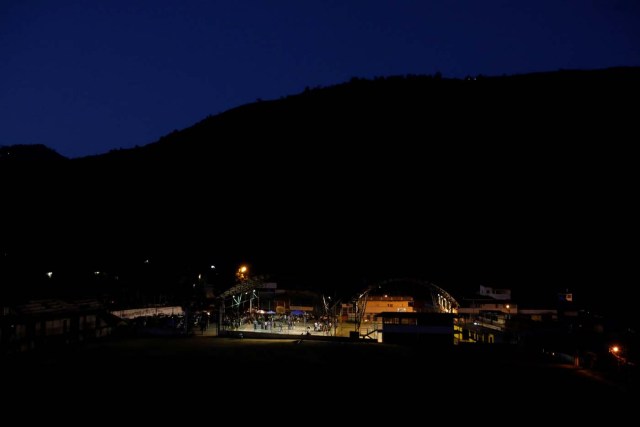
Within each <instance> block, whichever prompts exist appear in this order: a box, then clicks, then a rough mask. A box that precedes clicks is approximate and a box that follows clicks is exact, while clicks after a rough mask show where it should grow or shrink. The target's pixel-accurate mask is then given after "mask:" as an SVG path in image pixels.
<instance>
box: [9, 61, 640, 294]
mask: <svg viewBox="0 0 640 427" xmlns="http://www.w3.org/2000/svg"><path fill="white" fill-rule="evenodd" d="M639 81H640V69H639V68H613V69H606V70H592V71H556V72H549V73H536V74H526V75H519V76H501V77H483V76H476V77H470V78H467V79H447V78H443V77H442V76H440V75H436V76H399V77H381V78H375V79H371V80H369V79H359V78H353V79H351V80H350V81H349V82H347V83H344V84H339V85H335V86H331V87H321V88H312V89H306V90H305V91H304V92H302V93H300V94H297V95H291V96H286V97H283V98H281V99H278V100H271V101H259V102H255V103H251V104H247V105H243V106H239V107H238V108H234V109H231V110H229V111H227V112H224V113H222V114H219V115H216V116H210V117H207V118H206V119H204V120H202V121H201V122H199V123H196V124H195V125H193V126H191V127H189V128H187V129H183V130H180V131H174V132H172V133H170V134H168V135H166V136H165V137H163V138H161V139H160V140H158V141H157V142H154V143H151V144H148V145H144V146H140V147H136V148H134V149H120V150H113V151H111V152H109V153H106V154H103V155H96V156H90V157H85V158H79V159H71V160H68V161H48V162H42V161H38V162H36V161H18V160H16V156H6V155H2V156H0V174H1V175H2V176H1V178H2V183H3V194H2V200H3V203H2V213H1V220H2V227H3V232H2V236H3V238H2V242H1V244H2V248H1V249H2V250H3V251H4V255H3V260H2V263H3V272H2V275H3V277H2V292H3V295H5V297H9V296H15V295H31V293H32V291H33V290H34V289H36V288H37V289H39V290H40V291H42V287H41V286H45V287H46V286H48V285H47V283H46V282H45V283H44V284H41V285H37V283H39V280H41V279H42V274H41V273H42V272H43V271H46V270H47V269H48V268H53V267H50V265H57V266H60V265H63V266H65V267H64V268H65V269H66V270H68V271H69V276H68V279H67V280H65V281H64V284H62V283H61V284H60V286H61V287H64V286H66V287H70V288H73V290H74V292H75V291H77V288H81V289H86V288H83V287H86V286H87V283H92V285H91V287H90V288H91V289H93V288H94V287H100V286H101V285H100V283H98V282H97V281H96V280H95V277H93V278H92V280H91V281H89V280H88V279H86V277H85V276H83V274H89V273H91V272H92V271H102V270H108V269H111V270H114V271H115V270H119V269H120V270H128V271H131V274H122V278H121V279H119V280H125V279H126V278H127V277H128V279H126V280H128V283H129V284H128V286H131V287H132V288H136V287H137V286H142V285H143V284H144V283H147V285H144V286H158V287H159V289H162V290H163V291H166V292H172V290H175V288H174V287H179V286H183V285H184V284H185V283H187V282H188V281H189V278H188V276H189V274H190V273H189V272H190V271H196V270H198V269H201V266H202V265H206V264H208V263H210V262H211V260H214V262H217V261H215V260H222V263H226V264H227V265H233V264H234V263H236V262H242V261H248V262H253V263H255V264H256V266H257V267H259V268H262V269H263V270H262V271H263V272H265V273H272V274H275V275H276V276H277V275H278V274H281V275H283V276H293V277H296V278H298V280H299V281H300V282H301V284H302V282H305V283H309V282H313V284H318V285H319V286H326V287H328V288H330V289H336V288H338V289H342V288H341V287H343V286H344V287H345V288H344V289H346V288H351V287H352V288H354V289H355V288H358V287H360V286H364V285H365V284H367V283H368V282H370V281H371V280H376V279H378V278H382V277H388V276H419V277H422V278H425V279H428V280H432V281H435V282H437V283H439V284H441V285H442V286H443V287H445V288H447V289H451V288H456V287H460V288H463V287H465V288H473V289H475V288H477V285H478V284H480V283H483V284H489V285H493V286H506V287H511V288H513V289H518V288H519V287H520V288H521V289H522V292H523V294H524V293H525V290H527V289H528V290H529V291H526V292H531V291H530V290H531V289H536V290H537V289H556V288H559V287H565V286H566V287H571V288H574V289H577V288H579V289H581V290H582V294H583V295H588V296H589V297H590V298H591V300H592V301H594V302H597V299H596V298H595V297H597V296H598V295H599V294H600V290H599V287H600V286H603V285H604V284H605V283H611V284H612V285H613V284H615V285H616V286H617V285H618V284H620V283H621V282H622V281H624V280H625V279H626V277H627V276H626V275H627V273H628V271H627V270H626V267H625V266H627V265H628V263H629V262H630V257H631V255H630V254H629V252H628V251H626V250H623V249H622V247H621V246H618V244H617V243H618V241H619V239H623V240H624V239H629V240H630V239H631V238H632V237H631V224H633V223H632V221H631V218H633V217H635V216H636V215H635V213H636V210H635V207H634V206H635V203H633V197H632V194H633V193H634V191H633V190H634V185H633V184H632V183H633V182H634V181H635V180H634V175H635V172H634V171H635V166H634V165H633V159H634V157H633V156H632V155H631V152H632V151H630V150H631V149H632V148H633V142H634V141H635V139H636V138H635V134H636V133H637V130H636V122H637V107H636V105H635V102H636V100H637V99H638V97H637V94H638V93H637V92H638V91H639V89H638V87H640V86H639V85H638V83H639ZM87 144H90V141H87ZM114 145H115V146H117V141H115V142H114ZM9 148H12V147H4V148H3V151H2V152H3V153H5V152H6V150H7V149H9ZM25 156H26V155H24V156H22V158H25ZM27 157H28V156H27ZM40 157H41V156H40ZM53 157H55V156H53ZM627 243H630V242H629V241H628V242H627ZM145 257H151V258H160V259H162V268H161V269H160V270H158V271H157V272H156V273H155V274H157V277H153V279H150V278H149V276H145V279H144V280H143V279H141V278H140V277H138V276H136V274H138V273H137V272H136V270H135V269H136V268H138V267H137V265H138V264H136V263H137V262H139V260H141V259H144V258H145ZM132 260H133V261H132ZM104 265H107V267H106V268H105V267H104ZM131 265H135V266H136V267H131ZM80 271H83V272H84V273H79V272H80ZM87 272H89V273H87ZM185 272H187V273H185ZM114 274H115V273H114ZM185 277H186V278H185ZM108 283H113V282H108ZM71 284H72V285H71ZM105 286H106V287H107V288H108V287H109V286H111V285H109V286H107V285H105ZM118 286H122V285H118ZM45 289H46V288H45ZM48 290H49V291H50V288H49V289H48Z"/></svg>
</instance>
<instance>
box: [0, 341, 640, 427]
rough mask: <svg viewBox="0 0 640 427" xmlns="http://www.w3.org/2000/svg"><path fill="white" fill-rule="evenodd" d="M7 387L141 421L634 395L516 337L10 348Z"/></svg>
mask: <svg viewBox="0 0 640 427" xmlns="http://www.w3.org/2000/svg"><path fill="white" fill-rule="evenodd" d="M3 389H4V390H5V391H8V393H7V394H6V396H5V398H4V402H3V403H4V404H3V407H5V408H14V409H19V411H20V413H23V414H28V415H29V417H32V420H35V419H38V418H40V417H44V418H46V419H49V418H47V417H51V416H53V415H52V414H56V415H55V416H56V417H58V418H59V417H64V416H70V414H73V417H75V418H73V420H76V421H79V420H82V419H84V418H82V417H87V416H90V417H91V419H94V420H101V421H105V422H109V423H111V422H114V421H117V420H118V419H121V418H122V417H126V420H127V422H126V424H130V423H136V422H138V421H144V423H145V425H147V424H148V423H149V422H152V423H158V422H162V423H163V424H162V425H164V422H169V419H172V418H171V417H176V416H178V417H181V418H183V417H184V418H185V419H187V418H189V419H193V420H197V419H199V418H198V417H199V416H203V417H205V418H204V419H205V420H207V422H214V423H217V421H214V420H216V419H218V418H220V417H227V418H225V419H229V420H231V421H229V422H230V423H244V422H245V421H246V422H250V421H255V420H262V421H264V422H265V423H269V424H272V423H273V424H285V425H291V424H292V423H293V421H295V423H296V424H299V423H300V422H302V423H303V424H304V423H314V425H315V422H314V420H317V421H322V422H337V423H338V424H339V425H340V424H342V423H341V422H340V420H350V421H358V420H360V421H362V422H365V421H366V422H367V423H370V422H388V421H393V420H396V422H408V420H409V419H414V418H415V417H417V418H416V419H417V420H422V421H425V422H426V421H427V420H429V419H431V418H432V417H434V416H436V417H438V416H443V417H445V419H446V421H447V422H455V421H456V420H458V421H462V420H470V419H476V420H482V419H487V417H489V419H493V418H496V420H497V419H500V418H508V419H509V420H510V421H508V424H512V423H519V422H525V421H527V422H528V421H547V422H549V423H555V422H559V421H567V422H569V421H577V420H593V419H594V417H597V418H599V417H606V416H612V417H615V418H618V417H620V416H622V415H623V414H627V413H632V411H633V409H635V408H634V407H632V406H629V405H628V403H627V402H629V401H632V399H634V398H635V397H636V396H634V394H635V393H634V392H633V390H629V389H628V388H623V387H620V386H619V385H615V384H613V383H611V382H608V381H605V380H602V379H600V378H599V377H597V376H595V375H593V374H592V373H590V372H589V371H586V370H580V369H575V368H573V367H571V366H568V365H565V364H560V363H557V362H555V361H552V360H548V359H545V358H544V357H543V355H531V354H525V353H522V352H520V351H518V350H517V349H514V348H500V347H497V346H473V347H460V346H455V347H451V348H447V349H439V350H435V349H428V348H422V349H413V348H409V347H402V346H394V345H386V344H379V343H372V342H326V341H311V340H309V341H304V342H301V343H296V341H295V340H294V339H285V340H256V339H239V338H217V337H183V338H144V339H128V340H113V341H104V342H100V343H94V344H86V345H83V346H81V347H75V348H69V349H65V350H63V351H58V352H51V353H47V354H44V353H42V354H37V353H32V354H23V355H19V356H11V357H8V358H6V359H5V360H4V361H3ZM300 416H302V417H303V419H301V418H300ZM78 417H80V418H78ZM167 417H168V418H167ZM229 417H230V418H229ZM514 417H515V418H514ZM136 420H137V421H136ZM123 423H124V422H123ZM226 423H227V422H225V424H226Z"/></svg>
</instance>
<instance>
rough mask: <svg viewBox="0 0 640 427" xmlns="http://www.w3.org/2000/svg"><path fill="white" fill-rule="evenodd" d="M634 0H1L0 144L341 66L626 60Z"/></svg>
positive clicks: (637, 59)
mask: <svg viewBox="0 0 640 427" xmlns="http://www.w3.org/2000/svg"><path fill="white" fill-rule="evenodd" d="M639 48H640V2H638V1H637V0H536V1H525V0H522V1H506V0H502V1H495V0H485V1H476V0H433V1H423V0H419V1H418V0H415V1H393V2H391V1H377V0H372V1H360V2H356V1H350V2H344V1H337V0H336V1H328V0H327V1H320V2H311V1H299V0H296V1H275V2H266V1H253V0H248V1H239V2H230V1H167V0H153V1H151V0H149V1H131V0H126V1H119V0H114V1H80V0H78V1H73V0H59V1H49V0H46V1H31V0H28V1H25V0H3V1H2V2H1V3H0V58H1V60H0V117H1V120H0V145H14V144H44V145H46V146H48V147H51V148H53V149H54V150H56V151H57V152H58V153H60V154H62V155H64V156H67V157H71V158H75V157H83V156H87V155H93V154H100V153H105V152H108V151H109V150H112V149H118V148H129V147H133V146H136V145H140V146H142V145H146V144H148V143H151V142H154V141H156V140H158V139H159V138H160V137H161V136H163V135H166V134H168V133H169V132H171V131H173V130H176V129H178V130H179V129H183V128H186V127H189V126H191V125H192V124H194V123H196V122H198V121H200V120H202V119H203V118H205V117H207V116H208V115H215V114H218V113H221V112H223V111H226V110H228V109H230V108H233V107H237V106H239V105H242V104H246V103H249V102H254V101H256V100H257V99H264V100H267V99H277V98H279V97H282V96H286V95H292V94H296V93H299V92H302V91H303V90H304V89H305V87H317V86H329V85H333V84H338V83H342V82H344V81H347V80H349V79H350V78H351V77H363V78H370V77H375V76H389V75H404V74H435V73H437V72H439V73H441V74H442V75H443V76H444V77H456V78H462V77H465V76H467V75H478V74H482V75H486V76H492V75H503V74H507V75H509V74H521V73H528V72H536V71H556V70H559V69H597V68H606V67H613V66H638V65H640V49H639Z"/></svg>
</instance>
